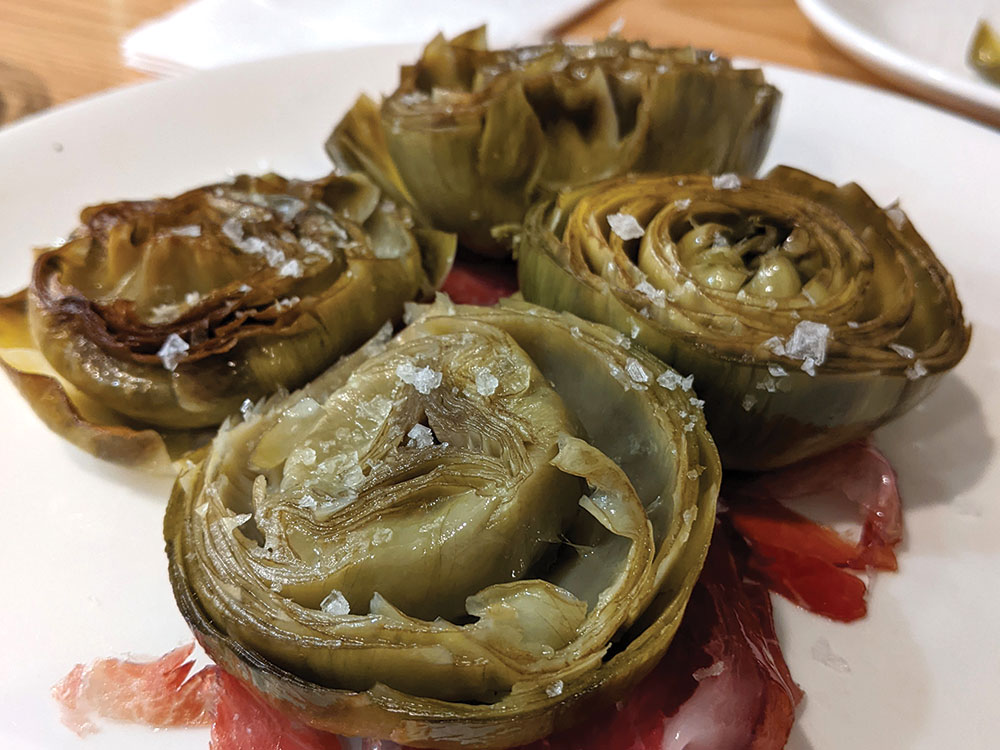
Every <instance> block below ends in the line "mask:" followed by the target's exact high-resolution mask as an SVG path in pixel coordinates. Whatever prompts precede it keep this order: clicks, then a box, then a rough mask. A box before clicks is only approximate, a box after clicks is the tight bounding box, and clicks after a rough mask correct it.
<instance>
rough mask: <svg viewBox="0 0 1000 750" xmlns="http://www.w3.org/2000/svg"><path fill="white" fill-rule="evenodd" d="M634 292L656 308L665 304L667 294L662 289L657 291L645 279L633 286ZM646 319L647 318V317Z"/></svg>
mask: <svg viewBox="0 0 1000 750" xmlns="http://www.w3.org/2000/svg"><path fill="white" fill-rule="evenodd" d="M635 290H636V291H637V292H639V294H641V295H643V296H645V297H646V299H648V300H649V301H650V302H652V303H653V304H654V305H656V306H657V307H665V306H666V304H667V293H666V292H664V291H663V290H662V289H657V288H656V287H655V286H653V285H652V284H650V283H649V282H648V281H646V280H645V279H643V280H642V281H640V282H639V283H638V284H636V285H635ZM646 317H649V316H648V315H647V316H646Z"/></svg>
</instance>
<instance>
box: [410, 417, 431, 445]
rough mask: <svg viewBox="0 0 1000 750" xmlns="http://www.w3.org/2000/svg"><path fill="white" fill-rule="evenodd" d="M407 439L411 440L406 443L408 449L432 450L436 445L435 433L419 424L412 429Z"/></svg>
mask: <svg viewBox="0 0 1000 750" xmlns="http://www.w3.org/2000/svg"><path fill="white" fill-rule="evenodd" d="M406 437H408V438H409V440H407V441H406V447H407V448H430V447H431V446H432V445H434V431H433V430H432V429H431V428H430V427H428V426H427V425H423V424H420V423H419V422H418V423H417V424H415V425H413V427H411V428H410V431H409V432H408V433H406Z"/></svg>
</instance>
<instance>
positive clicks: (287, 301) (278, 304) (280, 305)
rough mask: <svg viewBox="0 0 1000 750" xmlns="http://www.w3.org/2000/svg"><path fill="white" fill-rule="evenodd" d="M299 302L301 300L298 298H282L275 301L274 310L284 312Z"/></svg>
mask: <svg viewBox="0 0 1000 750" xmlns="http://www.w3.org/2000/svg"><path fill="white" fill-rule="evenodd" d="M301 301H302V300H301V299H299V298H298V297H283V298H282V299H279V300H276V301H275V303H274V308H275V309H276V310H277V311H278V312H284V311H285V310H290V309H291V308H293V307H294V306H295V305H297V304H299V302H301Z"/></svg>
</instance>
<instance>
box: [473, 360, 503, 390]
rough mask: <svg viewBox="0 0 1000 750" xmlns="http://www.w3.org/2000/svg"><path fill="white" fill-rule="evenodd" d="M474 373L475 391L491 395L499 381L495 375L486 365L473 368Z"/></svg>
mask: <svg viewBox="0 0 1000 750" xmlns="http://www.w3.org/2000/svg"><path fill="white" fill-rule="evenodd" d="M475 374H476V391H478V393H479V395H480V396H492V395H493V394H494V393H496V390H497V386H498V385H500V381H499V380H497V378H496V376H495V375H494V374H493V373H492V372H490V371H489V368H487V367H477V368H476V369H475Z"/></svg>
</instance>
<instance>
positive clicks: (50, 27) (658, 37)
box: [0, 0, 896, 123]
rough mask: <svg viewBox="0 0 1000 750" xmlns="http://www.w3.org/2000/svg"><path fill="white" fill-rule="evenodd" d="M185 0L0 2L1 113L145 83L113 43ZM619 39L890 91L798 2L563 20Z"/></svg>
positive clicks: (686, 0) (619, 11)
mask: <svg viewBox="0 0 1000 750" xmlns="http://www.w3.org/2000/svg"><path fill="white" fill-rule="evenodd" d="M183 2H184V0H31V2H26V1H25V0H0V92H3V95H4V98H5V99H6V102H5V103H6V115H5V113H4V111H3V109H2V108H0V123H2V122H4V121H5V120H7V121H9V120H13V119H17V118H18V117H20V116H22V115H23V114H26V113H27V112H30V111H34V110H39V109H44V108H45V107H47V106H51V105H53V104H58V103H60V102H64V101H68V100H70V99H75V98H77V97H80V96H84V95H87V94H92V93H94V92H98V91H102V90H104V89H108V88H111V87H113V86H119V85H122V84H126V83H132V82H139V81H143V80H148V76H146V75H145V74H143V73H140V72H138V71H135V70H132V69H130V68H127V67H126V66H125V65H124V63H123V62H122V58H121V54H120V52H119V42H120V40H121V39H122V37H123V36H124V35H125V34H126V33H128V32H129V31H130V30H131V29H133V28H135V27H136V26H137V25H139V24H140V23H142V22H143V21H146V20H148V19H151V18H154V17H156V16H159V15H162V14H163V13H166V12H168V11H170V10H171V9H173V8H176V7H178V6H179V5H182V4H183ZM619 18H620V19H623V20H624V24H625V25H624V29H623V32H622V33H623V35H624V36H631V37H637V38H645V39H647V40H649V41H650V42H652V43H654V44H666V45H671V44H673V45H676V44H689V43H690V44H693V45H695V46H698V47H708V48H712V49H715V50H717V51H718V52H719V53H721V54H723V55H727V56H740V55H742V56H747V57H753V58H757V59H760V60H763V61H768V62H776V63H782V64H785V65H792V66H795V67H799V68H804V69H806V70H814V71H820V72H823V73H828V74H831V75H835V76H840V77H843V78H848V79H853V80H855V81H861V82H863V83H868V84H872V85H876V86H880V87H882V88H886V89H890V90H896V87H895V86H893V84H891V83H888V82H886V81H884V80H882V79H880V78H879V77H878V76H876V75H875V74H874V73H872V72H870V71H868V70H867V69H866V68H863V67H861V66H860V65H858V64H857V63H855V62H854V61H853V60H851V59H850V58H848V57H847V56H845V55H844V54H842V53H841V52H840V51H838V50H837V49H835V48H834V47H833V46H832V45H831V44H830V43H829V42H827V41H826V40H825V39H824V38H823V37H822V36H821V35H820V34H819V32H817V31H816V30H815V29H814V28H813V27H812V26H811V25H810V24H809V22H808V21H807V20H806V18H805V16H803V15H802V13H801V12H800V11H799V9H798V8H797V7H796V5H795V3H794V0H610V1H609V2H605V3H603V4H600V5H598V6H597V7H595V8H594V9H592V10H590V11H588V12H586V13H584V14H583V15H581V16H580V17H579V18H577V19H575V20H573V21H572V22H570V23H568V24H567V25H566V26H565V27H564V28H563V29H562V30H561V33H562V34H563V35H564V36H566V37H569V38H573V37H592V36H595V35H597V36H600V35H603V34H605V33H606V32H607V30H608V28H609V27H610V26H611V24H612V23H614V22H615V21H616V20H617V19H619Z"/></svg>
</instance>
